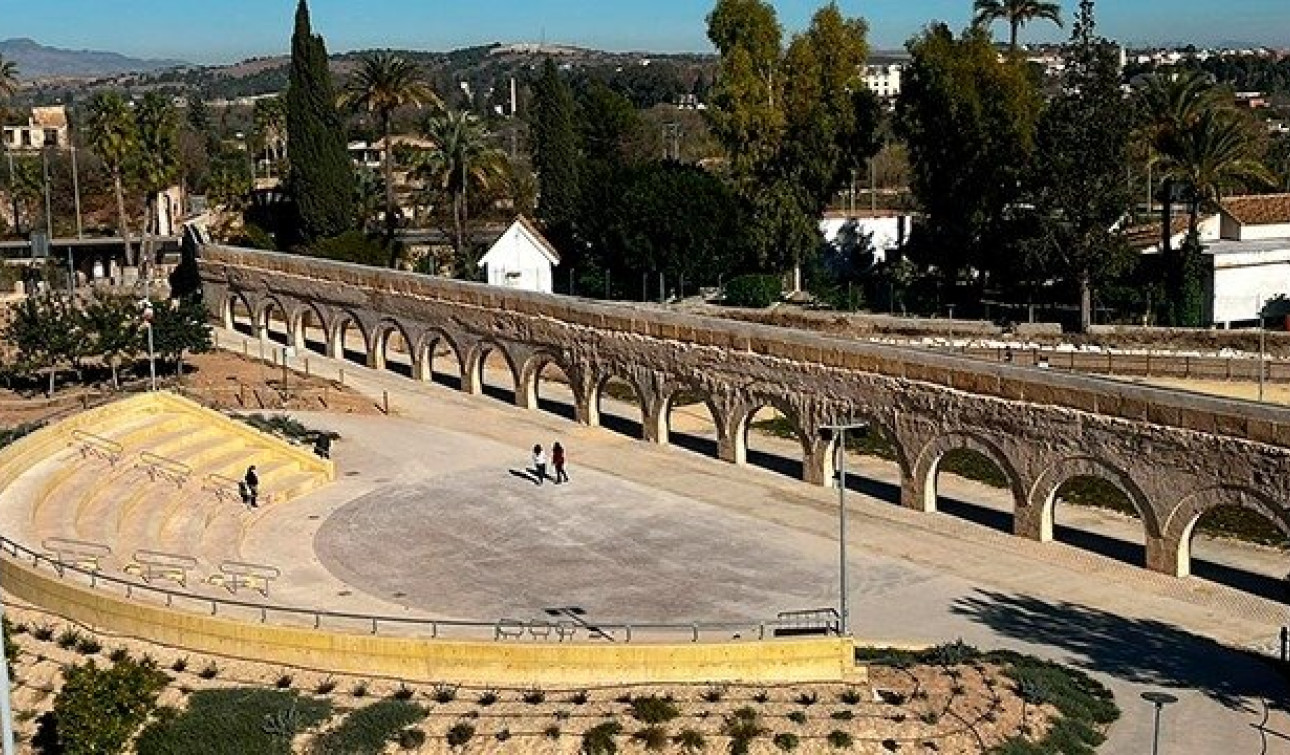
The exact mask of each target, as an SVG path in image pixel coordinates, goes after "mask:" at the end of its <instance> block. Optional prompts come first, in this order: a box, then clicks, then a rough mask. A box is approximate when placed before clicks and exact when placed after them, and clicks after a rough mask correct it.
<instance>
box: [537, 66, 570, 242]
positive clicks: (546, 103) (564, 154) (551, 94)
mask: <svg viewBox="0 0 1290 755" xmlns="http://www.w3.org/2000/svg"><path fill="white" fill-rule="evenodd" d="M532 112H533V115H532V122H531V124H530V126H531V128H532V132H533V168H534V170H535V171H536V172H537V178H538V206H537V216H538V220H539V221H540V222H541V223H542V225H543V229H544V230H545V231H546V232H547V235H548V236H550V238H551V241H552V242H553V243H554V244H555V245H556V247H557V248H558V249H561V250H565V249H570V248H572V246H573V245H572V244H571V243H570V242H571V241H572V239H573V234H574V219H575V218H576V217H577V213H578V206H579V202H580V197H581V192H580V190H579V180H578V179H579V171H580V164H581V159H580V153H579V151H578V130H577V125H578V113H577V103H576V102H575V101H574V99H573V91H572V90H571V89H570V88H569V85H568V84H567V83H566V82H565V81H564V79H562V78H560V74H559V72H558V71H557V70H556V67H555V63H553V62H552V61H551V59H550V58H547V61H546V63H545V65H544V66H543V67H542V75H541V77H540V78H539V79H538V80H537V83H536V85H535V86H534V92H533V109H532Z"/></svg>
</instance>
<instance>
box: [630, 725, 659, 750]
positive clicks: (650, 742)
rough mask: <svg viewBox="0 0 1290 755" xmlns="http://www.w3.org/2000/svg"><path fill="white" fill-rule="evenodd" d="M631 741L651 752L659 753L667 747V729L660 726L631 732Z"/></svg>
mask: <svg viewBox="0 0 1290 755" xmlns="http://www.w3.org/2000/svg"><path fill="white" fill-rule="evenodd" d="M632 739H633V740H635V741H637V742H640V743H641V746H642V747H644V748H645V749H646V750H650V751H652V752H659V751H660V750H662V749H663V748H665V747H667V729H664V728H663V727H662V726H646V727H644V728H642V729H637V730H636V731H634V732H632Z"/></svg>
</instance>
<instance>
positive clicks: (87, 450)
mask: <svg viewBox="0 0 1290 755" xmlns="http://www.w3.org/2000/svg"><path fill="white" fill-rule="evenodd" d="M72 445H74V446H76V448H77V449H79V450H80V452H81V458H82V459H88V458H90V457H91V456H93V457H94V458H96V459H102V460H103V461H106V462H107V463H108V464H109V465H111V466H114V467H115V466H116V463H117V462H118V461H121V456H122V454H123V453H124V451H125V448H124V446H122V445H121V444H120V443H117V442H116V441H114V440H111V439H109V438H103V437H100V436H98V435H95V434H93V433H87V432H85V431H84V430H73V431H72Z"/></svg>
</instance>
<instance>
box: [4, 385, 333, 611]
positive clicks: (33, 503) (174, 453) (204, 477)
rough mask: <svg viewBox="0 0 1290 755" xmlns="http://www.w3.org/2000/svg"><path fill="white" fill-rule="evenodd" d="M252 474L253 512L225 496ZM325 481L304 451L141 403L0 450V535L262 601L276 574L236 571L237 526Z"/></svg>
mask: <svg viewBox="0 0 1290 755" xmlns="http://www.w3.org/2000/svg"><path fill="white" fill-rule="evenodd" d="M252 464H254V465H255V466H256V468H257V470H256V471H257V474H258V475H259V478H260V490H261V495H260V499H259V503H260V508H258V509H254V510H253V509H249V508H248V507H247V506H245V505H244V504H243V502H242V500H241V498H240V496H238V495H237V493H236V485H237V481H238V480H240V479H241V477H242V476H243V474H244V473H245V470H246V468H247V466H249V465H252ZM334 477H335V468H334V466H333V463H332V462H331V461H329V460H324V459H319V458H318V457H316V456H314V455H313V453H312V452H311V451H310V450H309V449H307V448H303V447H300V446H296V445H293V444H290V443H288V442H286V441H283V440H281V439H278V438H276V437H274V436H271V435H267V434H265V433H261V432H259V431H258V430H255V429H253V428H251V427H249V426H247V425H245V424H243V423H241V422H238V421H236V420H233V419H230V418H228V417H225V416H224V415H221V414H219V413H217V412H213V411H210V410H208V409H206V408H204V407H201V406H200V405H198V404H195V403H193V402H191V401H188V400H187V399H183V398H180V397H178V396H174V395H172V394H169V393H156V394H147V395H144V396H136V397H133V398H128V399H124V400H122V401H118V402H115V403H113V404H109V405H106V406H102V407H98V408H96V409H92V410H90V411H87V412H84V413H82V414H78V415H75V416H74V417H71V418H69V419H68V420H65V421H63V422H60V423H58V424H56V425H53V426H51V427H47V428H43V429H42V430H39V431H37V432H36V433H33V434H31V435H29V436H27V437H25V438H23V439H21V440H19V441H18V442H16V443H14V444H13V445H11V446H9V447H8V448H6V449H4V450H3V451H0V531H2V532H4V534H5V535H6V536H7V537H9V538H10V539H13V540H16V541H18V542H20V543H22V544H24V545H26V546H28V547H30V548H35V549H43V550H44V552H46V553H47V554H49V555H50V557H51V558H55V557H56V558H58V559H59V560H60V561H62V562H64V563H68V564H76V565H78V566H80V567H82V568H93V569H98V570H102V571H103V572H105V573H113V575H114V576H119V577H125V576H133V577H136V578H139V579H144V580H147V581H153V580H170V581H173V582H176V583H179V584H182V585H183V586H184V587H185V588H187V589H190V590H202V589H206V590H218V589H232V590H236V589H238V588H241V587H249V588H252V589H254V590H255V591H257V592H259V593H261V594H263V595H265V596H266V597H267V594H268V585H269V582H270V581H272V579H274V578H276V577H277V570H276V569H274V568H273V567H271V566H267V565H256V564H245V563H243V562H242V561H241V558H240V545H241V539H242V536H243V533H244V530H245V527H246V526H247V525H248V524H249V523H250V521H251V520H252V519H254V518H255V517H258V516H261V515H262V514H263V512H264V511H265V510H266V509H267V508H269V507H275V506H282V505H285V504H287V503H289V502H290V501H291V500H292V499H294V498H297V497H299V496H302V495H305V494H307V493H309V492H310V491H312V490H314V489H316V488H318V487H320V486H321V485H324V484H326V483H327V482H328V481H330V480H332V479H334ZM230 488H231V489H230ZM230 565H231V566H230ZM224 567H228V568H224ZM230 569H231V571H230ZM207 575H214V576H216V577H217V578H216V579H214V580H211V579H208V578H207ZM230 585H231V587H230Z"/></svg>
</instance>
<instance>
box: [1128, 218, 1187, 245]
mask: <svg viewBox="0 0 1290 755" xmlns="http://www.w3.org/2000/svg"><path fill="white" fill-rule="evenodd" d="M1186 232H1187V216H1186V215H1175V216H1174V217H1173V219H1172V221H1171V222H1170V223H1169V238H1171V239H1172V238H1176V237H1178V236H1180V235H1181V234H1184V233H1186ZM1124 238H1125V240H1127V241H1128V242H1129V247H1130V248H1131V249H1150V248H1152V247H1158V246H1160V221H1158V220H1157V221H1156V222H1154V223H1143V224H1142V225H1134V226H1129V227H1128V228H1125V229H1124Z"/></svg>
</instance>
